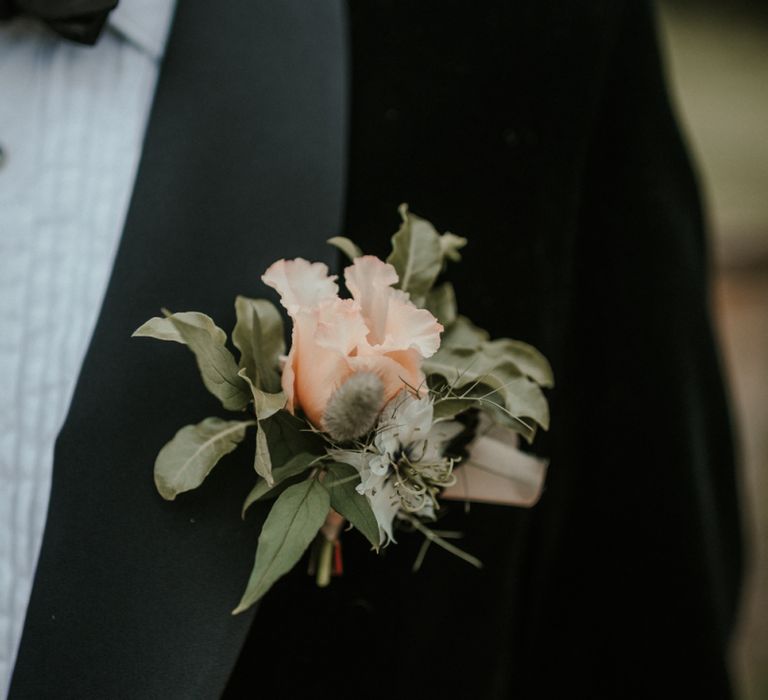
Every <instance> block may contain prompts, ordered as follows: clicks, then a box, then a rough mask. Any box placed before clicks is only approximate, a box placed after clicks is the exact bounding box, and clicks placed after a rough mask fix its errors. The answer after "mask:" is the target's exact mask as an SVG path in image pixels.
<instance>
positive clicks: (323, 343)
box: [262, 255, 443, 429]
mask: <svg viewBox="0 0 768 700" xmlns="http://www.w3.org/2000/svg"><path fill="white" fill-rule="evenodd" d="M262 280H263V281H264V283H265V284H267V285H269V286H270V287H272V288H274V289H276V290H277V292H278V293H279V294H280V302H281V303H282V305H283V306H284V307H285V309H286V310H287V311H288V315H289V316H290V317H291V320H292V321H293V331H292V341H291V349H290V352H289V353H288V357H287V359H286V363H285V368H284V369H283V375H282V385H283V391H284V392H285V395H286V398H287V408H288V410H289V411H291V412H294V411H295V410H296V409H297V408H301V409H302V410H303V411H304V413H305V414H306V416H307V418H309V420H310V421H311V422H312V424H313V425H315V426H316V427H318V428H321V429H322V427H323V425H322V422H323V415H324V413H325V407H326V404H327V403H328V400H329V399H330V397H331V395H332V394H333V393H334V392H335V391H336V389H338V388H339V387H340V386H341V385H342V384H343V383H344V382H345V381H346V380H347V379H348V378H349V377H350V376H351V375H352V374H354V373H355V372H360V371H368V372H373V373H375V374H376V375H377V376H378V377H379V378H380V379H381V381H382V383H383V385H384V399H385V402H386V401H389V400H390V399H392V398H393V397H394V396H395V395H396V394H397V393H398V392H399V391H400V390H401V389H403V388H404V387H405V386H406V385H407V386H410V387H413V388H420V387H421V386H422V384H423V382H424V374H423V373H422V371H421V363H422V360H423V359H424V358H426V357H430V356H432V355H433V354H434V353H435V352H436V351H437V349H438V348H439V347H440V333H441V332H442V331H443V327H442V326H441V325H440V324H439V323H438V322H437V320H436V319H435V317H434V316H433V315H432V314H431V313H429V311H426V310H425V309H419V308H417V307H416V306H415V305H414V304H413V303H412V302H411V301H410V298H409V297H408V294H406V293H405V292H402V291H400V290H397V289H393V288H392V285H393V284H395V283H396V282H397V281H398V277H397V272H395V268H394V267H392V265H388V264H387V263H384V262H382V261H381V260H379V259H378V258H376V257H374V256H372V255H365V256H363V257H360V258H357V259H356V260H355V261H354V263H353V264H352V265H350V266H349V267H347V268H346V269H345V270H344V280H345V282H346V285H347V288H348V289H349V291H350V292H351V294H352V299H340V298H339V296H338V291H339V288H338V285H337V284H336V281H335V280H336V277H335V276H329V275H328V267H327V266H326V265H324V264H323V263H310V262H308V261H307V260H304V259H302V258H296V259H295V260H278V261H277V262H276V263H274V264H273V265H271V266H270V268H269V269H268V270H267V271H266V272H265V273H264V275H263V276H262Z"/></svg>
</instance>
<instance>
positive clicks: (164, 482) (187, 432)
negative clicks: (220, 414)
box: [155, 418, 256, 501]
mask: <svg viewBox="0 0 768 700" xmlns="http://www.w3.org/2000/svg"><path fill="white" fill-rule="evenodd" d="M255 424H256V422H255V421H252V420H247V421H236V420H230V421H227V420H222V419H221V418H206V419H205V420H204V421H202V422H201V423H198V424H197V425H186V426H184V427H183V428H182V429H181V430H179V432H178V433H176V435H175V436H174V437H173V439H172V440H171V441H170V442H169V443H167V444H166V445H165V446H164V447H163V448H162V449H161V450H160V452H159V453H158V455H157V459H156V460H155V485H156V486H157V490H158V491H159V492H160V495H161V496H162V497H163V498H165V499H166V500H168V501H172V500H173V499H174V498H176V496H177V495H178V494H180V493H183V492H184V491H190V490H192V489H196V488H197V487H198V486H200V484H202V483H203V480H204V479H205V477H206V476H208V474H209V472H210V471H211V469H213V468H214V467H215V466H216V463H217V462H218V461H219V460H220V459H221V458H222V457H223V456H224V455H226V454H228V453H230V452H232V450H234V449H235V448H236V447H237V446H238V445H239V444H240V442H241V441H242V440H243V438H244V437H245V431H246V429H247V428H248V427H249V426H251V425H255Z"/></svg>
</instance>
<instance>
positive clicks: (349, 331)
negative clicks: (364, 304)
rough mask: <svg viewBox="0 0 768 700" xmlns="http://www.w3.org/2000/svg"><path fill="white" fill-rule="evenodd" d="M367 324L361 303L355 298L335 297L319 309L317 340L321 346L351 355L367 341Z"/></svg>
mask: <svg viewBox="0 0 768 700" xmlns="http://www.w3.org/2000/svg"><path fill="white" fill-rule="evenodd" d="M367 335H368V326H366V325H365V321H364V320H363V315H362V313H361V311H360V306H359V304H358V303H357V302H356V301H354V300H353V299H338V298H337V299H334V300H333V301H329V302H326V303H325V304H323V305H322V306H320V308H319V309H318V318H317V330H316V331H315V341H316V342H317V344H318V345H319V346H320V347H323V348H327V349H328V350H335V351H336V352H339V353H340V354H342V355H349V354H350V353H351V352H352V351H353V350H354V349H355V348H356V347H357V346H358V345H360V344H361V343H363V342H365V339H366V337H367Z"/></svg>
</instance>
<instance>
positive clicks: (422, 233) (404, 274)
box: [387, 204, 443, 307]
mask: <svg viewBox="0 0 768 700" xmlns="http://www.w3.org/2000/svg"><path fill="white" fill-rule="evenodd" d="M398 211H399V212H400V216H401V218H402V220H403V222H402V224H401V226H400V228H399V229H398V231H397V233H395V235H394V236H392V252H391V253H390V255H389V257H388V258H387V262H388V263H390V264H391V265H393V266H394V268H395V270H396V271H397V274H398V277H399V278H400V281H399V282H398V285H397V286H398V287H399V288H400V289H402V290H403V291H405V292H408V294H410V296H411V301H413V303H414V304H416V306H419V307H421V306H423V305H424V301H425V299H426V296H427V293H428V292H429V290H430V289H431V288H432V285H433V284H434V283H435V280H436V279H437V276H438V275H439V274H440V269H441V267H442V265H443V251H442V248H441V246H440V236H439V235H438V233H437V231H435V228H434V226H432V224H430V223H429V221H426V220H425V219H422V218H420V217H418V216H414V215H413V214H411V213H410V212H409V211H408V205H407V204H401V205H400V207H399V209H398Z"/></svg>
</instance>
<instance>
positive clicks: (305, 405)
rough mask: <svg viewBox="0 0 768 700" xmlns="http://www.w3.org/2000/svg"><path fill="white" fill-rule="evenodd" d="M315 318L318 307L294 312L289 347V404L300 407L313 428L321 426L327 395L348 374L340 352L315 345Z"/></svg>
mask: <svg viewBox="0 0 768 700" xmlns="http://www.w3.org/2000/svg"><path fill="white" fill-rule="evenodd" d="M318 317H319V311H318V309H313V310H311V311H305V310H300V311H298V312H297V313H296V314H295V316H294V320H293V323H294V326H293V328H294V333H293V345H292V346H291V359H292V368H293V372H294V374H295V380H294V382H293V386H294V392H293V407H294V409H295V408H301V409H302V410H303V411H304V413H305V414H306V416H307V418H309V420H310V422H311V423H312V424H313V425H315V426H316V427H320V426H321V425H322V418H323V414H324V413H325V407H326V405H327V403H328V400H329V399H330V398H331V395H332V394H333V392H334V391H336V389H338V388H339V387H340V386H341V385H342V384H343V383H344V382H345V381H346V380H347V378H348V377H349V375H350V374H351V373H352V370H351V368H350V367H349V364H348V362H347V359H346V357H344V355H342V354H341V353H340V352H338V351H337V350H329V349H328V348H325V347H321V346H319V345H318V344H317V341H316V340H315V334H316V332H317V327H318ZM286 369H287V366H286ZM285 371H286V370H283V373H285Z"/></svg>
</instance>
